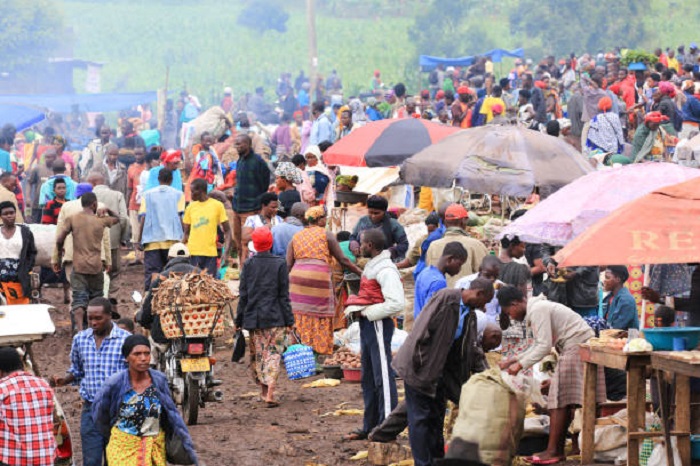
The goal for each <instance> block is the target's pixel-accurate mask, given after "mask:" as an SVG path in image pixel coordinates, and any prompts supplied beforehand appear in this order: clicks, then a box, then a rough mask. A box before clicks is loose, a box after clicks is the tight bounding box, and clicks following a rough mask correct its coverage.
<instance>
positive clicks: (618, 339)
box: [588, 329, 627, 351]
mask: <svg viewBox="0 0 700 466" xmlns="http://www.w3.org/2000/svg"><path fill="white" fill-rule="evenodd" d="M588 344H589V345H591V346H605V347H608V348H612V349H616V350H620V351H621V350H622V348H624V347H625V345H626V344H627V332H626V331H624V330H615V329H607V330H601V331H600V337H598V338H591V339H590V340H588Z"/></svg>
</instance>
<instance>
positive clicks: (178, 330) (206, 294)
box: [152, 273, 235, 339]
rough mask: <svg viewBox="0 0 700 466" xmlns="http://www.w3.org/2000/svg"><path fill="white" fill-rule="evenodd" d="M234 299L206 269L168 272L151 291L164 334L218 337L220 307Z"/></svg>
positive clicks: (221, 330) (221, 317)
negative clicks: (152, 291) (167, 276)
mask: <svg viewBox="0 0 700 466" xmlns="http://www.w3.org/2000/svg"><path fill="white" fill-rule="evenodd" d="M234 299H235V296H234V295H233V293H232V292H231V290H230V289H229V287H228V286H227V285H226V283H224V282H222V281H219V280H216V279H215V278H213V277H211V276H210V275H207V274H206V273H190V274H187V275H184V276H182V275H177V274H172V275H171V276H170V278H168V279H166V280H163V281H162V282H161V283H160V285H159V286H158V288H157V289H156V290H155V291H154V294H153V302H152V306H153V312H155V313H156V314H157V315H158V316H160V324H161V327H162V328H163V333H164V334H165V337H166V338H169V339H173V338H180V337H182V336H187V337H207V336H214V337H220V336H222V335H223V334H224V308H225V307H226V305H227V304H228V303H230V302H231V301H233V300H234ZM183 332H184V333H183Z"/></svg>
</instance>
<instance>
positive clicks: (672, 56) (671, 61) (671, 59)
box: [666, 50, 681, 73]
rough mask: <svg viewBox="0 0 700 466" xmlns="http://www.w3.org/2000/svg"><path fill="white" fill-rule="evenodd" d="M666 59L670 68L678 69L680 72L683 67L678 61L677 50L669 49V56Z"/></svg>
mask: <svg viewBox="0 0 700 466" xmlns="http://www.w3.org/2000/svg"><path fill="white" fill-rule="evenodd" d="M666 60H667V61H668V68H669V69H674V70H676V73H678V72H680V70H681V67H680V64H679V63H678V59H677V58H676V51H675V50H669V51H668V57H667V58H666Z"/></svg>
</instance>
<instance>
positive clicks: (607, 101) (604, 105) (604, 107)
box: [598, 96, 612, 112]
mask: <svg viewBox="0 0 700 466" xmlns="http://www.w3.org/2000/svg"><path fill="white" fill-rule="evenodd" d="M611 108H612V99H611V98H610V97H607V96H606V97H603V98H601V99H600V100H599V101H598V109H599V110H601V111H603V112H607V111H608V110H610V109H611Z"/></svg>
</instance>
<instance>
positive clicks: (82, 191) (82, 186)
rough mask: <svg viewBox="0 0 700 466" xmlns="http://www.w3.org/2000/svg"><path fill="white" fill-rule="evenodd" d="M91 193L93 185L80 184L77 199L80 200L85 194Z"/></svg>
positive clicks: (76, 190)
mask: <svg viewBox="0 0 700 466" xmlns="http://www.w3.org/2000/svg"><path fill="white" fill-rule="evenodd" d="M91 192H92V185H91V184H90V183H78V186H76V188H75V198H76V199H79V198H80V196H82V195H83V194H85V193H91Z"/></svg>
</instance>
